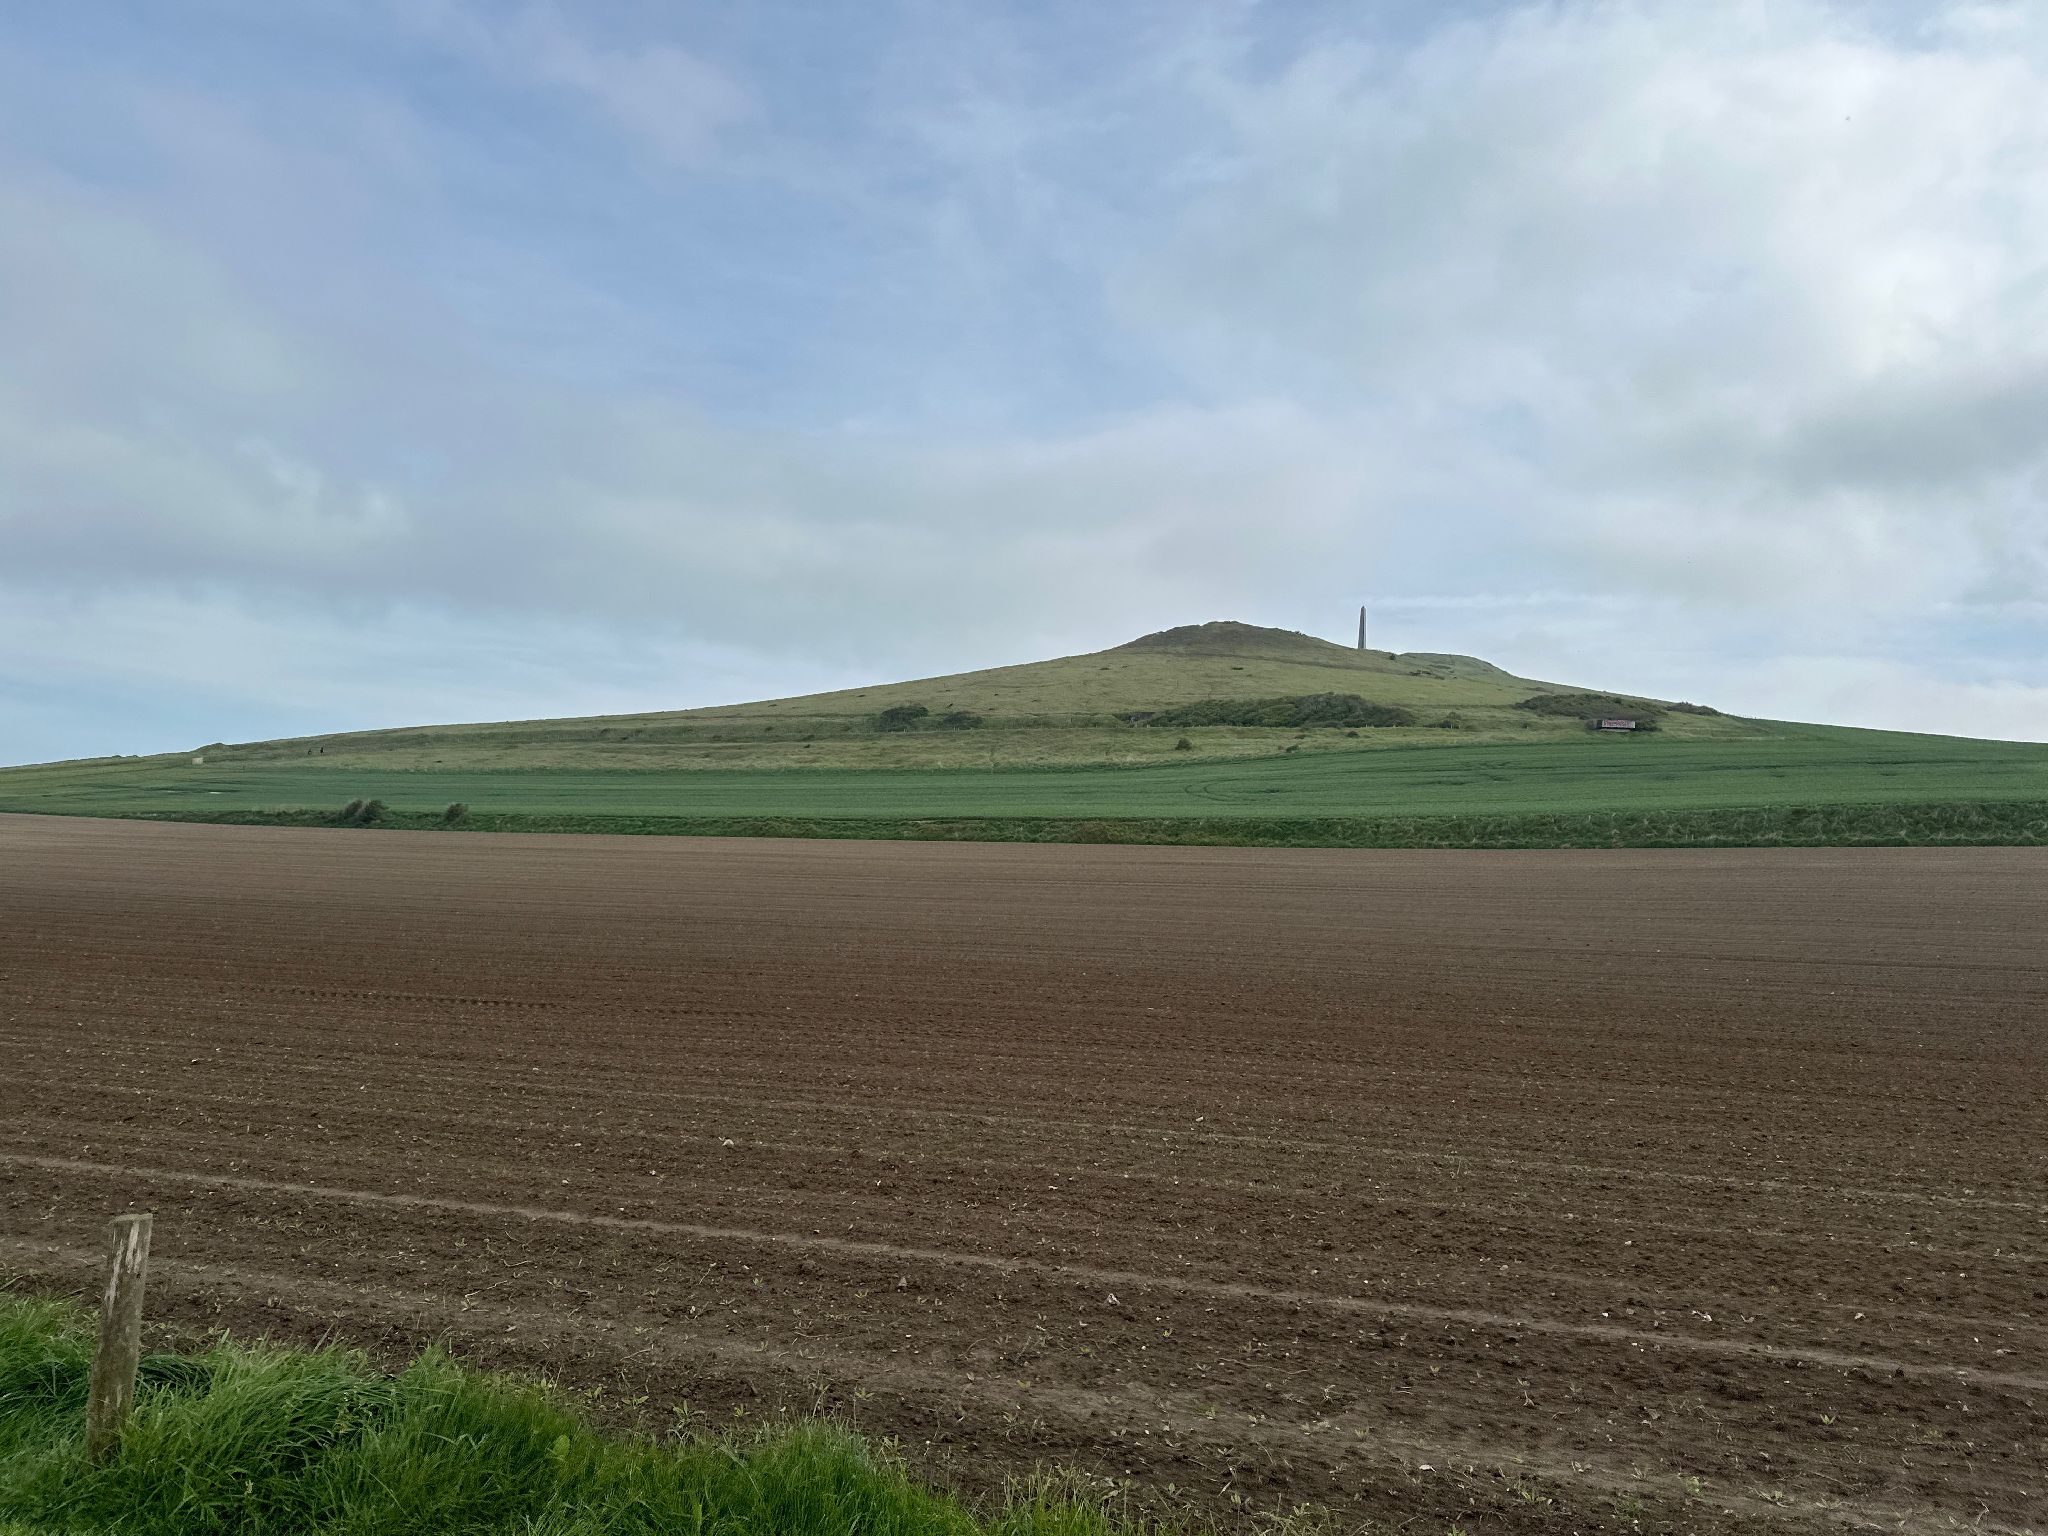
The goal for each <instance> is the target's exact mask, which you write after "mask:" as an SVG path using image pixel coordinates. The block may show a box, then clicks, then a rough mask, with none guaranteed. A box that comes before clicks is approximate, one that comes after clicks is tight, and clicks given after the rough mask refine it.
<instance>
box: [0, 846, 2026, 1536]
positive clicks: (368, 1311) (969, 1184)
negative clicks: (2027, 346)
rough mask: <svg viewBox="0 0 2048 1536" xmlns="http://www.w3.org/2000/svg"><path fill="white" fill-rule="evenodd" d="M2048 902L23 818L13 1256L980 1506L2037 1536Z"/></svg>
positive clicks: (10, 975)
mask: <svg viewBox="0 0 2048 1536" xmlns="http://www.w3.org/2000/svg"><path fill="white" fill-rule="evenodd" d="M2044 936H2048V854H2044V853H2041V852H2034V851H2028V850H1997V849H1994V850H1968V851H1964V850H1953V851H1951V850H1914V851H1897V852H1891V851H1885V852H1877V851H1856V852H1847V851H1808V850H1799V851H1791V850H1787V851H1746V852H1674V853H1664V852H1613V853H1584V854H1575V853H1463V854H1459V853H1354V852H1332V851H1317V850H1295V851H1254V850H1232V849H1194V848H1104V847H1096V848H1072V847H1030V846H974V845H957V844H953V845H932V844H893V843H892V844H860V843H775V842H763V841H753V840H740V841H732V842H718V841H686V840H680V839H677V840H660V839H634V838H618V839H608V838H566V837H552V838H543V837H531V838H520V837H489V836H484V835H479V834H451V835H433V834H393V833H377V832H342V831H337V832H306V831H283V830H267V829H243V828H219V827H196V826H177V825H152V824H137V823H122V822H94V821H85V820H70V819H58V818H48V819H44V818H32V817H0V1094H4V1098H0V1272H4V1273H6V1274H11V1275H12V1276H14V1277H15V1278H16V1279H17V1281H19V1282H22V1283H28V1284H41V1285H53V1286H56V1287H58V1288H62V1289H69V1290H76V1291H83V1290H85V1289H86V1288H88V1286H89V1284H90V1282H91V1277H92V1275H93V1274H94V1272H95V1271H96V1269H97V1267H98V1264H99V1252H100V1244H101V1237H100V1231H101V1224H102V1223H103V1221H104V1220H105V1218H106V1216H107V1215H109V1214H110V1213H112V1212H114V1211H116V1210H120V1209H123V1208H127V1207H147V1208H151V1209H154V1210H155V1211H156V1212H157V1213H158V1226H157V1234H158V1235H157V1245H156V1264H155V1267H154V1269H153V1272H152V1277H151V1285H152V1294H151V1310H152V1312H153V1313H154V1314H155V1315H157V1316H158V1317H161V1318H165V1319H168V1320H173V1321H177V1322H181V1323H185V1324H199V1325H215V1324H224V1325H230V1326H232V1327H233V1328H235V1329H236V1330H237V1331H239V1332H245V1333H246V1332H249V1331H266V1332H270V1333H272V1334H275V1335H279V1336H284V1337H290V1338H295V1339H296V1338H309V1337H317V1336H321V1335H323V1334H326V1333H328V1332H330V1331H331V1332H332V1333H334V1334H335V1335H338V1336H340V1337H342V1338H345V1339H348V1340H350V1341H353V1342H357V1343H361V1344H364V1345H367V1346H368V1347H370V1348H372V1349H373V1350H377V1351H379V1352H380V1353H385V1354H395V1353H398V1352H402V1351H405V1350H410V1349H414V1348H417V1347H419V1346H422V1345H424V1344H426V1343H428V1342H430V1341H432V1340H434V1339H437V1338H445V1339H447V1340H449V1341H450V1342H451V1343H452V1345H453V1346H454V1347H455V1348H456V1349H457V1350H458V1351H459V1352H460V1353H463V1354H465V1355H466V1356H469V1357H471V1358H474V1359H477V1360H480V1361H483V1362H486V1363H489V1364H494V1365H517V1366H522V1367H539V1368H542V1369H544V1370H546V1371H547V1372H549V1373H551V1374H554V1375H557V1376H560V1377H562V1378H564V1379H566V1380H568V1381H571V1382H574V1383H576V1384H579V1385H584V1386H597V1385H603V1386H604V1387H605V1388H606V1389H607V1390H606V1395H605V1397H604V1398H603V1399H602V1400H601V1401H602V1402H604V1403H610V1404H615V1405H624V1406H621V1407H619V1408H618V1409H617V1410H616V1411H620V1412H627V1413H639V1414H643V1415H647V1414H659V1415H664V1416H665V1414H666V1411H667V1410H668V1409H670V1408H672V1407H673V1406H675V1405H677V1404H680V1403H683V1402H687V1403H688V1404H689V1405H690V1408H691V1410H692V1411H694V1412H697V1413H700V1414H702V1415H703V1416H705V1417H706V1418H708V1419H710V1420H711V1421H713V1422H726V1421H729V1420H730V1419H731V1418H732V1417H733V1416H734V1415H735V1414H736V1413H737V1412H738V1411H739V1410H745V1414H746V1416H747V1417H748V1418H749V1419H752V1418H757V1417H760V1416H763V1415H768V1414H772V1413H774V1412H776V1411H787V1410H810V1409H813V1408H818V1407H823V1408H827V1409H830V1410H833V1411H837V1412H841V1413H844V1414H845V1415H846V1416H848V1417H850V1418H851V1419H852V1420H854V1421H855V1422H856V1423H857V1424H859V1425H860V1426H862V1427H863V1428H866V1429H868V1430H870V1431H873V1432H878V1433H886V1434H890V1435H893V1436H896V1437H898V1438H900V1439H901V1440H902V1442H903V1444H904V1447H905V1450H906V1451H907V1452H908V1453H909V1454H910V1455H911V1456H912V1458H913V1459H914V1460H916V1461H918V1462H919V1463H920V1464H922V1465H924V1466H926V1467H927V1468H929V1469H931V1470H932V1471H933V1472H934V1473H935V1474H937V1475H941V1476H949V1477H952V1478H954V1479H956V1480H958V1481H961V1482H962V1483H964V1484H966V1485H968V1486H970V1487H971V1488H979V1487H987V1486H989V1485H991V1484H993V1483H995V1482H997V1481H999V1480H1000V1479H1001V1478H1002V1477H1003V1476H1004V1475H1006V1474H1009V1473H1013V1472H1017V1471H1022V1470H1026V1469H1028V1468H1030V1467H1031V1466H1033V1465H1034V1464H1037V1463H1040V1462H1060V1463H1066V1464H1069V1465H1075V1466H1078V1467H1081V1468H1083V1469H1086V1470H1087V1471H1090V1472H1094V1473H1099V1474H1106V1475H1109V1476H1112V1477H1115V1478H1117V1479H1119V1480H1124V1479H1128V1480H1130V1481H1131V1482H1133V1483H1134V1484H1135V1485H1136V1487H1137V1489H1138V1490H1139V1492H1140V1494H1141V1496H1144V1497H1153V1496H1157V1497H1159V1498H1161V1499H1166V1500H1186V1501H1190V1502H1192V1503H1194V1504H1197V1505H1199V1506H1202V1507H1205V1508H1208V1509H1212V1510H1220V1511H1225V1512H1228V1511H1232V1510H1242V1511H1266V1510H1271V1509H1274V1508H1276V1507H1278V1508H1285V1507H1291V1506H1292V1505H1294V1504H1298V1503H1303V1502H1314V1503H1320V1504H1326V1505H1329V1506H1331V1507H1332V1508H1334V1509H1335V1510H1336V1511H1338V1512H1339V1514H1340V1515H1341V1516H1342V1517H1344V1518H1346V1519H1347V1520H1356V1519H1362V1518H1366V1517H1383V1518H1384V1519H1385V1520H1386V1521H1387V1522H1388V1523H1389V1524H1390V1525H1394V1524H1408V1525H1409V1527H1410V1528H1411V1529H1414V1530H1418V1531H1440V1530H1442V1529H1443V1528H1444V1527H1445V1526H1446V1525H1448V1524H1451V1523H1462V1524H1463V1525H1464V1526H1465V1527H1466V1529H1468V1530H1474V1531H1477V1530H1482V1529H1488V1530H1490V1529H1515V1530H1543V1531H1550V1530H1557V1531H1564V1530H1586V1529H1618V1530H1625V1529H1644V1530H1717V1531H1722V1530H1732V1529H1757V1530H1762V1529H1782V1528H1788V1527H1791V1528H1812V1529H1826V1528H1844V1527H1847V1528H1860V1527H1864V1526H1879V1525H1882V1526H1884V1527H1886V1528H1891V1529H1901V1528H1903V1529H1912V1530H1926V1531H1933V1530H1949V1529H1952V1528H1954V1527H1955V1526H1960V1525H1965V1524H1967V1525H1971V1526H1972V1527H1973V1528H1977V1529H1983V1530H1998V1529H2006V1530H2014V1529H2039V1528H2042V1527H2044V1526H2048V1494H2044V1489H2043V1480H2044V1476H2048V1266H2044V1257H2048V1112H2044V1108H2043V1105H2044V1101H2048V945H2044V943H2043V939H2044ZM642 1396H645V1397H646V1398H647V1399H648V1401H647V1402H646V1403H645V1404H644V1405H639V1404H632V1403H631V1400H632V1399H635V1398H639V1397H642ZM700 1422H701V1421H700Z"/></svg>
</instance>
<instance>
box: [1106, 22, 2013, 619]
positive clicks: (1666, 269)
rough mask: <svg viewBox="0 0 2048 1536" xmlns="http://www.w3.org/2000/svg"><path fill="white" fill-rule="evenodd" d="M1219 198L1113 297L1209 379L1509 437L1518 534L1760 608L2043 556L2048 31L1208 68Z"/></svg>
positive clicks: (1639, 578) (1499, 40)
mask: <svg viewBox="0 0 2048 1536" xmlns="http://www.w3.org/2000/svg"><path fill="white" fill-rule="evenodd" d="M1195 87H1196V88H1197V89H1199V90H1201V91H1203V92H1204V93H1206V95H1207V96H1208V97H1209V99H1210V100H1211V101H1212V102H1213V103H1214V105H1215V110H1216V111H1217V113H1218V114H1219V115H1220V116H1221V117H1222V118H1223V119H1224V120H1225V121H1226V122H1228V124H1229V125H1230V129H1231V132H1230V138H1229V143H1228V149H1227V152H1225V153H1224V154H1223V155H1222V156H1220V157H1219V158H1217V159H1216V164H1217V166H1218V169H1217V170H1216V171H1215V173H1214V175H1213V178H1212V184H1211V187H1210V189H1209V190H1208V191H1207V193H1206V194H1205V195H1204V196H1202V197H1200V198H1199V199H1196V200H1194V202H1193V203H1192V205H1191V206H1190V208H1189V209H1188V210H1187V211H1186V213H1185V214H1184V215H1183V217H1182V218H1181V219H1180V220H1179V221H1178V223H1177V225H1176V226H1175V227H1174V229H1173V232H1172V235H1171V237H1170V238H1169V239H1168V240H1167V241H1166V242H1164V243H1163V244H1162V245H1161V246H1159V247H1158V248H1156V249H1152V250H1146V251H1142V252H1140V253H1138V254H1137V255H1136V256H1135V257H1134V258H1133V259H1132V261H1131V262H1130V263H1129V264H1128V266H1127V267H1126V268H1125V270H1124V272H1123V274H1122V277H1121V283H1122V289H1123V293H1124V300H1125V306H1126V309H1127V312H1128V313H1129V314H1130V315H1131V316H1132V317H1133V320H1134V322H1135V323H1137V324H1139V325H1141V326H1143V327H1144V328H1145V329H1146V331H1147V333H1148V334H1149V335H1150V336H1151V337H1152V339H1153V340H1154V343H1155V344H1156V345H1157V346H1159V347H1161V348H1163V349H1167V350H1169V351H1172V352H1173V353H1175V354H1176V355H1177V356H1179V357H1180V358H1182V360H1183V361H1184V363H1185V364H1186V366H1188V367H1190V368H1191V369H1194V370H1196V371H1197V372H1198V373H1199V374H1200V375H1201V376H1202V377H1204V378H1205V379H1207V380H1209V381H1210V383H1211V387H1212V388H1216V389H1219V390H1221V389H1227V388H1230V387H1232V384H1233V381H1235V380H1239V379H1242V378H1244V377H1246V376H1249V377H1250V378H1251V379H1253V380H1254V381H1256V382H1257V383H1259V384H1261V385H1263V386H1266V387H1275V385H1276V382H1277V381H1282V380H1285V381H1287V383H1288V385H1289V386H1290V387H1291V388H1292V389H1294V390H1295V391H1297V392H1301V391H1312V392H1313V397H1315V398H1321V399H1354V400H1355V399H1358V398H1365V399H1380V400H1399V401H1427V402H1429V403H1430V404H1431V406H1432V407H1433V409H1434V412H1435V416H1436V430H1437V431H1438V432H1440V433H1444V434H1448V435H1450V436H1452V437H1454V438H1457V439H1459V440H1463V441H1468V442H1480V443H1486V442H1495V443H1499V442H1511V443H1514V444H1516V445H1517V446H1518V447H1519V449H1520V450H1521V453H1522V457H1523V461H1524V468H1525V474H1524V475H1523V477H1522V481H1523V483H1522V484H1521V485H1520V486H1519V487H1516V488H1515V489H1516V494H1517V500H1518V501H1519V503H1520V505H1519V506H1518V507H1517V508H1516V509H1515V511H1514V513H1513V514H1512V515H1514V516H1515V517H1517V518H1518V519H1519V520H1520V521H1522V522H1523V523H1524V524H1525V525H1526V527H1527V533H1528V536H1529V537H1531V538H1532V539H1535V540H1537V541H1540V542H1542V543H1546V544H1548V545H1550V546H1551V548H1552V549H1553V550H1554V551H1555V552H1557V553H1560V554H1564V553H1569V554H1571V555H1574V556H1576V557H1577V558H1579V559H1581V560H1584V561H1586V562H1588V563H1589V564H1590V565H1591V567H1592V568H1593V569H1594V570H1596V571H1599V572H1600V573H1601V575H1602V579H1603V580H1606V581H1624V580H1627V581H1634V582H1638V583H1641V584H1643V585H1644V586H1647V587H1650V588H1654V589H1656V590H1660V591H1663V592H1666V593H1668V594H1671V595H1673V596H1675V597H1678V598H1681V599H1685V600H1689V601H1697V602H1702V603H1728V604H1733V605H1737V606H1740V607H1743V608H1746V609H1759V608H1760V609H1766V610H1771V611H1775V612H1779V613H1785V612H1787V611H1789V610H1791V609H1793V608H1795V607H1797V606H1798V605H1800V604H1802V603H1803V604H1805V605H1807V606H1809V607H1810V606H1815V605H1819V606H1824V607H1827V608H1830V609H1832V610H1834V611H1835V612H1836V613H1838V614H1839V612H1840V611H1841V610H1842V609H1843V608H1845V607H1848V606H1851V605H1854V604H1856V603H1858V602H1859V601H1872V602H1876V603H1881V604H1899V603H1924V602H1928V601H1933V600H1936V599H1939V598H1944V597H1957V598H1960V597H1965V596H1967V595H1969V594H1971V593H1973V592H1988V591H1989V590H1990V589H1991V587H1992V586H1993V585H1994V584H1996V583H1998V582H2000V581H2005V582H2007V583H2008V585H2009V580H2010V577H2011V575H2012V573H2013V560H2014V558H2015V557H2016V556H2017V557H2019V558H2020V559H2021V561H2022V564H2023V567H2024V569H2026V570H2028V571H2029V572H2031V577H2030V583H2031V586H2030V590H2031V591H2032V592H2033V593H2034V594H2035V595H2038V594H2039V593H2040V592H2042V591H2048V586H2044V585H2042V584H2041V583H2042V581H2043V578H2044V576H2048V566H2044V565H2043V563H2042V561H2041V558H2040V550H2041V544H2040V539H2041V533H2040V527H2041V499H2042V489H2043V486H2044V483H2048V440H2044V439H2043V438H2042V437H2041V435H2040V434H2039V432H2038V431H2037V430H2034V429H2033V426H2032V425H2031V424H2032V423H2034V422H2037V421H2038V420H2039V419H2040V414H2041V408H2042V407H2043V406H2044V405H2048V394H2044V382H2048V179H2043V178H2041V177H2038V176H2034V175H2031V174H2029V173H2028V172H2027V171H2026V170H2025V168H2026V167H2028V166H2033V165H2039V164H2041V163H2044V162H2048V46H2044V42H2043V35H2042V32H2041V30H2040V29H2039V28H2035V29H2034V30H2032V31H2023V30H2022V29H2020V28H2019V27H2018V26H2002V25H2000V24H1999V22H1998V18H1997V17H1996V16H1995V15H1994V14H1992V13H1989V12H1985V11H1983V10H1981V9H1980V8H1974V7H1973V8H1960V9H1957V10H1955V11H1952V12H1948V13H1945V14H1944V15H1943V16H1942V17H1941V19H1939V20H1937V21H1935V22H1933V23H1932V24H1930V27H1929V29H1928V31H1927V32H1926V33H1925V34H1924V35H1920V36H1915V37H1892V36H1886V35H1883V34H1881V33H1879V32H1877V31H1875V30H1872V29H1871V27H1870V26H1869V25H1867V24H1866V22H1865V21H1864V20H1863V19H1862V18H1861V16H1860V15H1859V13H1858V12H1857V11H1856V10H1854V9H1853V8H1847V7H1826V6H1818V5H1808V4H1797V3H1790V4H1783V5H1771V6H1749V5H1737V6H1697V5H1688V4H1643V5H1630V6H1610V5H1564V6H1546V7H1541V8H1536V7H1531V8H1525V9H1517V10H1514V11H1511V12H1508V13H1506V14H1505V15H1502V16H1496V17H1489V18H1486V19H1484V20H1470V21H1465V22H1462V23H1456V24H1452V25H1448V26H1446V27H1444V28H1443V29H1441V30H1440V31H1439V32H1437V33H1435V34H1433V35H1432V36H1430V37H1429V38H1427V39H1425V40H1424V41H1422V42H1421V43H1420V44H1419V45H1417V46H1414V47H1411V48H1406V49H1388V48H1385V47H1370V46H1365V45H1353V44H1346V43H1342V42H1336V43H1331V44H1329V45H1327V46H1324V47H1320V48H1317V49H1313V50H1309V51H1305V52H1303V53H1302V54H1300V55H1299V56H1298V57H1296V58H1295V59H1293V60H1292V61H1291V62H1290V63H1288V64H1287V65H1286V66H1285V67H1283V68H1281V69H1279V70H1278V71H1276V72H1271V73H1264V74H1262V73H1259V72H1257V71H1256V70H1252V69H1249V68H1247V67H1246V66H1245V65H1244V64H1243V62H1242V61H1241V60H1237V59H1229V60H1226V61H1225V62H1224V63H1223V64H1221V65H1218V64H1217V63H1215V62H1214V61H1213V60H1212V61H1211V62H1210V63H1209V64H1208V65H1207V66H1205V69H1204V72H1203V73H1202V74H1201V75H1200V77H1199V78H1198V79H1197V80H1196V81H1195Z"/></svg>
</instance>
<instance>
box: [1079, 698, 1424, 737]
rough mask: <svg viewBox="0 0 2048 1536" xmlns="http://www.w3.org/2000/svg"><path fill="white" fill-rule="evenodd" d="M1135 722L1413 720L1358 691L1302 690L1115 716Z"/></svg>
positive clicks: (1399, 709) (1315, 723) (1396, 707)
mask: <svg viewBox="0 0 2048 1536" xmlns="http://www.w3.org/2000/svg"><path fill="white" fill-rule="evenodd" d="M1117 718H1118V719H1120V720H1125V721H1128V722H1129V723H1131V724H1132V725H1156V726H1166V727H1170V728H1172V729H1175V730H1182V729H1185V728H1187V727H1188V726H1191V725H1252V726H1281V727H1287V726H1293V727H1302V726H1335V727H1344V726H1349V727H1353V728H1356V727H1359V726H1369V725H1413V724H1415V715H1414V712H1413V711H1411V710H1406V709H1403V708H1402V707H1401V706H1400V705H1398V704H1375V703H1374V702H1373V701H1372V700H1370V699H1366V698H1362V697H1360V696H1359V695H1358V694H1355V693H1301V694H1292V695H1289V696H1287V697H1284V698H1277V699H1198V700H1196V701H1195V702H1194V703H1192V704H1180V705H1176V706H1174V707H1173V708H1171V709H1153V710H1131V711H1128V712H1127V713H1125V714H1122V715H1119V716H1118V717H1117Z"/></svg>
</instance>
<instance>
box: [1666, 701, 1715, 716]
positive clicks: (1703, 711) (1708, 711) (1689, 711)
mask: <svg viewBox="0 0 2048 1536" xmlns="http://www.w3.org/2000/svg"><path fill="white" fill-rule="evenodd" d="M1671 707H1672V709H1673V710H1675V711H1677V712H1678V713H1679V714H1681V715H1718V714H1719V713H1721V711H1719V710H1718V709H1716V708H1714V706H1713V705H1711V704H1693V703H1690V702H1688V701H1687V700H1684V699H1680V700H1679V701H1678V702H1677V703H1676V704H1674V705H1672V706H1671Z"/></svg>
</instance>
